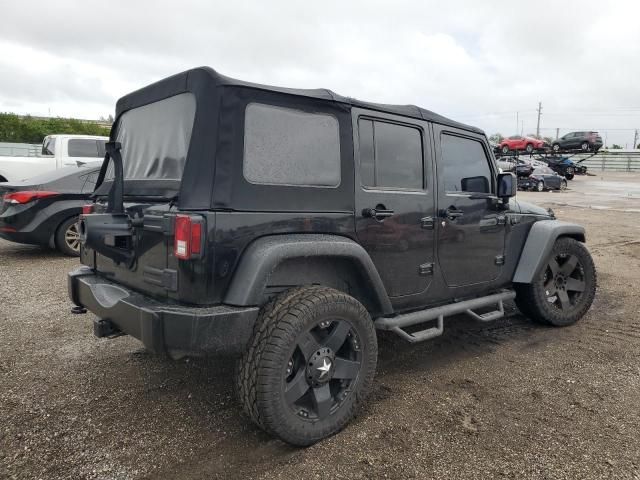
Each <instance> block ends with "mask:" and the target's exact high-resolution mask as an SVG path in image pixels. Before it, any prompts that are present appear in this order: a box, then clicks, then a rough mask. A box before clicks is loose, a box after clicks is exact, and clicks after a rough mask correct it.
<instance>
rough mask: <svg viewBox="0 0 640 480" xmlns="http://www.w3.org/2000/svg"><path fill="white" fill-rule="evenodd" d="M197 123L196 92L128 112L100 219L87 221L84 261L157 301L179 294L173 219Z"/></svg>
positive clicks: (114, 148) (117, 132)
mask: <svg viewBox="0 0 640 480" xmlns="http://www.w3.org/2000/svg"><path fill="white" fill-rule="evenodd" d="M194 118H195V99H194V96H193V95H192V94H191V93H180V94H177V95H173V96H170V97H166V98H163V99H161V100H158V101H156V102H152V103H148V104H144V105H142V106H139V107H136V108H132V109H129V110H126V111H124V112H123V113H122V114H121V115H120V116H119V117H118V118H117V119H116V123H115V126H114V129H113V131H112V134H111V140H112V141H111V142H109V143H108V144H107V161H108V162H109V163H108V166H107V168H106V170H105V172H104V174H103V176H104V178H103V179H99V180H98V183H99V185H98V186H97V188H96V191H95V192H94V196H95V198H96V199H97V201H96V203H95V205H94V207H93V208H94V210H93V213H94V214H93V215H91V214H87V215H86V216H83V217H81V222H80V229H81V238H82V241H83V252H82V254H81V260H82V262H83V263H85V264H86V265H88V266H90V267H92V268H94V269H95V270H96V271H97V272H98V273H99V274H101V275H103V276H105V277H106V278H108V279H110V280H111V281H113V282H116V283H120V284H122V285H123V286H126V287H129V288H131V289H133V290H136V291H138V292H140V293H143V294H147V295H150V296H153V297H157V298H158V297H159V298H163V297H172V298H179V297H180V296H179V295H178V294H177V290H178V272H177V269H178V268H179V266H180V263H179V262H177V261H175V260H174V257H173V233H174V232H173V223H174V222H173V221H174V219H175V216H176V214H177V207H176V202H177V200H178V194H179V192H180V188H181V183H182V174H183V170H184V166H185V164H186V161H187V155H188V151H189V145H190V139H191V133H192V129H193V123H194ZM170 267H171V268H170ZM186 296H187V297H188V295H186Z"/></svg>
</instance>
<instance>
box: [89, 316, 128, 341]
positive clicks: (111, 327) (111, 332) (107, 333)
mask: <svg viewBox="0 0 640 480" xmlns="http://www.w3.org/2000/svg"><path fill="white" fill-rule="evenodd" d="M93 334H94V335H95V336H96V337H98V338H105V337H106V338H115V337H119V336H121V335H124V333H123V332H122V331H121V330H120V329H119V328H118V327H116V325H115V324H114V323H113V322H110V321H109V320H101V319H99V318H96V319H94V320H93Z"/></svg>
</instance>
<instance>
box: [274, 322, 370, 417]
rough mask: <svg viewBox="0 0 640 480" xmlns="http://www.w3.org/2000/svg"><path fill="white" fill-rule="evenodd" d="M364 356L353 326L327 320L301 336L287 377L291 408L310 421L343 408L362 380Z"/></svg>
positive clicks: (286, 373)
mask: <svg viewBox="0 0 640 480" xmlns="http://www.w3.org/2000/svg"><path fill="white" fill-rule="evenodd" d="M361 363H362V353H361V352H360V345H359V340H358V337H357V335H356V333H355V331H354V330H353V328H352V326H351V324H350V323H349V322H347V321H346V320H343V319H327V320H323V321H321V322H319V323H317V324H316V325H314V326H312V327H311V328H310V329H308V331H306V332H304V333H303V334H301V335H300V337H299V338H298V340H297V343H296V346H295V349H294V352H293V355H292V356H291V358H290V359H289V361H288V362H287V368H286V370H285V373H284V382H283V395H284V398H285V401H286V402H287V406H288V407H289V408H290V409H291V410H292V411H293V412H294V413H295V414H296V415H298V416H300V417H301V418H303V419H305V420H308V421H317V420H324V419H326V418H327V417H329V415H330V414H331V413H332V412H333V411H335V410H337V409H339V408H340V406H341V404H342V403H343V402H344V401H345V399H346V398H347V395H348V394H349V391H350V387H351V384H352V383H353V382H354V381H355V380H356V379H357V378H358V374H359V373H360V368H361Z"/></svg>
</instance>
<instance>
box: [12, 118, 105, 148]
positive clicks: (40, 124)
mask: <svg viewBox="0 0 640 480" xmlns="http://www.w3.org/2000/svg"><path fill="white" fill-rule="evenodd" d="M109 130H110V129H109V128H108V127H103V126H101V125H96V124H95V123H86V122H83V121H81V120H76V119H75V118H46V119H41V118H33V117H29V116H26V117H19V116H18V115H15V114H13V113H0V142H15V143H40V142H42V139H43V138H44V137H46V136H47V135H54V134H56V133H71V134H76V135H105V136H108V135H109Z"/></svg>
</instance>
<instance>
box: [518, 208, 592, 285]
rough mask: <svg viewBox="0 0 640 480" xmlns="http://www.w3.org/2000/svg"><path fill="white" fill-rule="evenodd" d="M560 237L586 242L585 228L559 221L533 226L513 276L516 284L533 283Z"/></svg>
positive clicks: (546, 221)
mask: <svg viewBox="0 0 640 480" xmlns="http://www.w3.org/2000/svg"><path fill="white" fill-rule="evenodd" d="M560 237H571V238H575V239H576V240H578V241H580V242H584V241H585V240H586V237H585V230H584V227H583V226H581V225H576V224H574V223H567V222H561V221H559V220H540V221H537V222H535V223H534V224H533V226H532V227H531V230H530V231H529V236H528V237H527V241H526V242H525V244H524V248H523V249H522V253H521V255H520V260H519V261H518V266H517V267H516V271H515V273H514V275H513V282H514V283H531V282H532V281H533V279H534V278H536V275H538V273H539V272H540V271H541V270H542V268H543V267H544V266H545V265H546V262H547V260H548V258H549V255H550V254H551V249H552V248H553V245H554V243H555V242H556V240H557V239H558V238H560Z"/></svg>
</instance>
